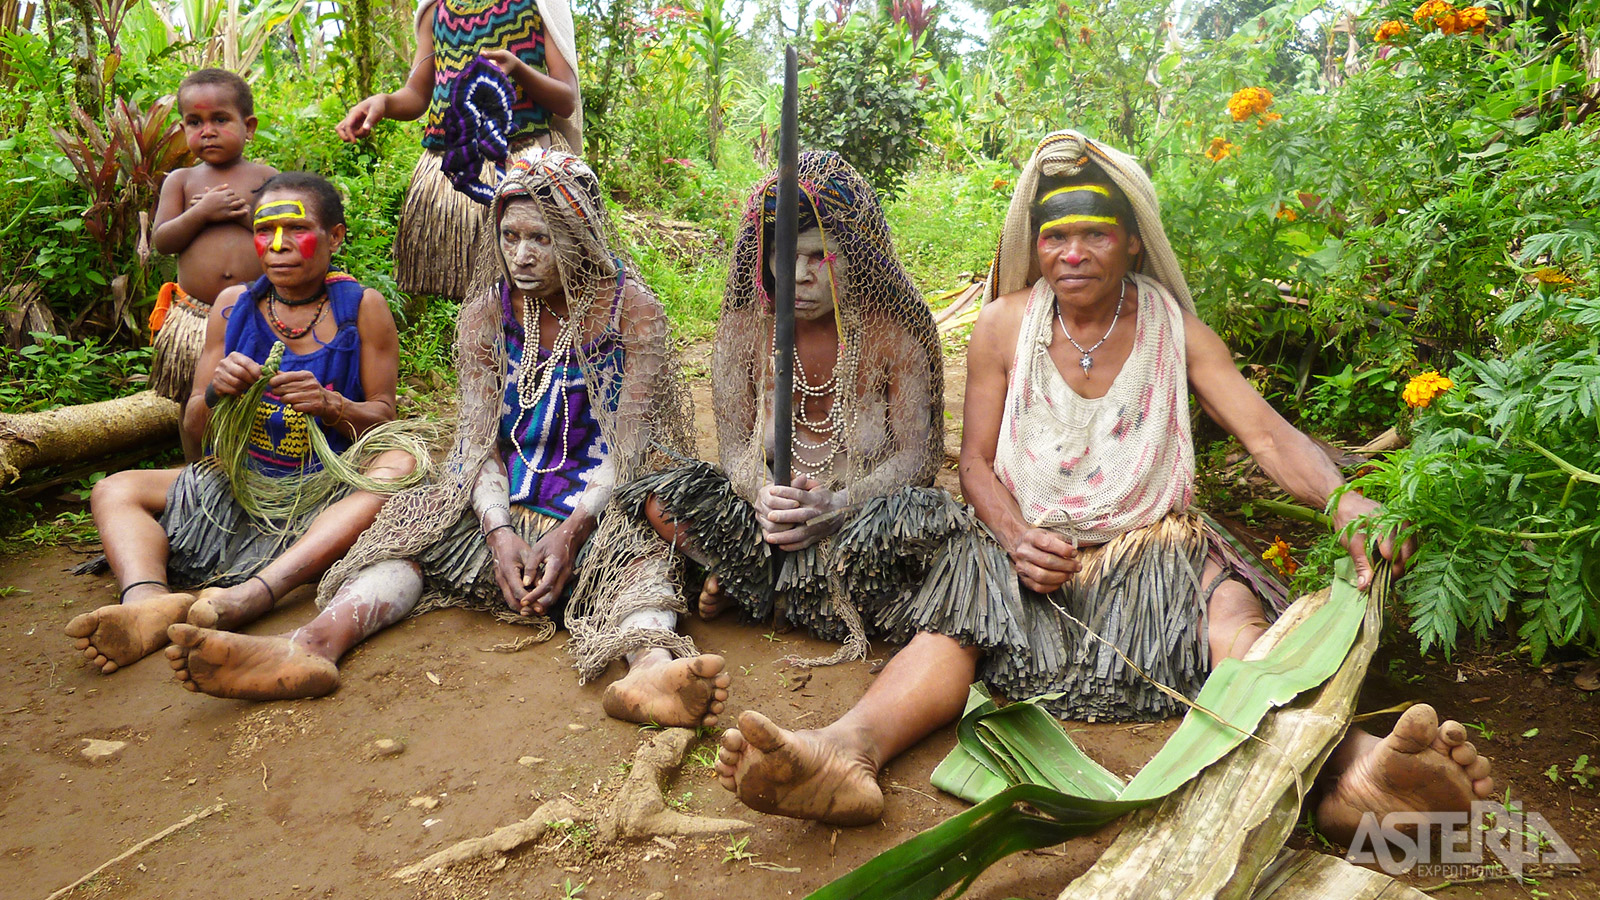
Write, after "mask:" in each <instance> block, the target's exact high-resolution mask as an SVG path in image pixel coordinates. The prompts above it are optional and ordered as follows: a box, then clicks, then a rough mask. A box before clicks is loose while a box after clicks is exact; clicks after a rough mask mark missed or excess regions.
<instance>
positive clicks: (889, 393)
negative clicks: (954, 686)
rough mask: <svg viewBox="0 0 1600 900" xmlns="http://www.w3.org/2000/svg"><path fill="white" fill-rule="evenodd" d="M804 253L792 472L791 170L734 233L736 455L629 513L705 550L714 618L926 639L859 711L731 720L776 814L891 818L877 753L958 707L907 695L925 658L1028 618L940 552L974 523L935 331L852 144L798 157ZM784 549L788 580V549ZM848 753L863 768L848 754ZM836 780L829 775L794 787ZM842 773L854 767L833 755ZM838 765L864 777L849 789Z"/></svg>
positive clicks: (634, 493)
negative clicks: (778, 374)
mask: <svg viewBox="0 0 1600 900" xmlns="http://www.w3.org/2000/svg"><path fill="white" fill-rule="evenodd" d="M799 170H800V171H799V178H800V204H799V213H800V222H799V240H798V244H797V259H796V263H795V275H794V278H795V385H794V397H793V411H794V412H793V415H794V431H793V438H792V448H793V460H794V469H795V472H796V474H795V477H794V479H793V483H792V484H789V485H781V484H774V483H773V477H772V474H771V471H770V469H769V466H768V461H769V460H770V459H771V457H772V455H773V448H774V444H773V441H774V427H773V418H772V408H773V384H774V382H773V361H772V356H773V354H772V349H773V310H772V299H771V297H772V292H773V287H774V281H773V279H774V272H775V270H776V269H777V268H778V267H777V266H776V265H775V262H774V260H773V259H772V239H773V238H772V235H773V225H774V218H775V209H776V204H777V200H776V194H777V187H776V186H777V178H776V175H773V176H770V177H768V178H767V179H766V180H765V181H764V182H763V183H762V184H760V185H758V186H757V188H756V190H755V191H754V193H753V194H752V196H751V198H750V202H749V204H748V205H747V207H746V212H745V216H744V219H743V223H742V225H741V227H740V230H739V234H738V236H737V238H736V241H735V244H734V251H733V261H732V265H731V267H730V270H729V273H728V285H727V289H726V292H725V293H724V295H723V302H722V315H721V319H720V321H719V322H718V325H717V338H716V348H715V352H714V360H713V368H714V375H713V377H714V385H713V390H714V395H715V399H716V420H717V435H718V441H719V444H720V452H721V461H722V466H721V468H720V469H719V468H717V467H714V466H712V465H710V464H707V463H691V464H689V465H687V466H683V467H680V468H678V469H675V470H668V471H663V472H660V473H658V474H655V475H651V476H647V477H645V478H642V479H640V480H638V481H635V482H633V483H631V484H629V485H628V486H627V487H626V488H625V489H624V490H623V491H621V492H620V493H619V495H618V498H617V507H618V510H619V511H626V512H629V513H632V514H633V515H634V516H635V517H642V518H645V519H648V521H650V522H651V523H652V524H653V525H654V526H655V527H656V529H657V531H658V532H659V533H660V534H661V535H662V536H663V537H664V538H666V539H668V540H670V541H673V542H674V543H675V544H676V545H677V546H678V547H679V548H681V550H682V551H683V552H684V553H685V554H686V555H688V556H689V557H691V558H692V559H694V560H696V561H697V562H699V563H700V564H701V565H702V566H705V567H706V568H707V569H708V570H709V572H710V576H709V577H708V578H707V584H706V587H705V589H704V590H703V592H702V593H701V597H700V611H701V613H702V615H715V614H717V613H718V612H720V611H721V610H722V609H723V608H725V606H727V605H729V604H733V605H737V606H738V607H739V608H740V609H741V610H742V611H743V613H744V614H746V615H748V616H751V617H753V618H756V619H767V618H770V617H773V616H775V615H781V616H783V617H784V618H786V619H787V620H788V621H789V622H792V623H794V624H797V625H803V626H805V627H806V628H808V629H809V630H810V631H811V632H812V633H813V634H814V635H816V636H817V637H820V638H823V639H827V640H836V641H842V642H844V646H843V647H842V648H841V649H840V650H839V652H838V653H836V654H834V656H833V657H831V658H830V659H828V660H822V661H814V662H818V663H824V664H825V663H831V662H838V661H841V660H845V659H852V658H861V657H862V656H864V654H865V652H866V638H867V636H868V635H869V634H871V635H875V636H883V637H885V638H888V639H890V640H899V641H903V640H906V639H910V644H909V645H908V646H907V647H906V648H905V649H904V650H903V651H901V652H900V653H899V654H898V655H897V656H895V658H894V659H893V660H892V661H891V662H890V663H889V665H888V667H887V668H885V669H884V671H883V673H882V674H880V675H879V676H878V677H877V679H876V680H875V681H874V683H873V687H872V689H871V690H869V691H868V692H867V694H866V696H865V697H864V698H863V699H862V700H861V702H860V703H859V704H858V705H857V706H856V708H855V709H853V710H852V711H851V712H849V713H848V714H846V715H845V716H844V717H843V718H841V719H840V720H839V721H838V722H835V723H834V724H832V725H829V726H827V727H826V728H823V729H821V730H819V731H810V732H799V733H792V732H788V731H784V730H782V729H779V728H778V727H777V726H776V725H774V724H773V723H772V722H771V721H770V720H768V719H767V718H766V717H765V716H762V715H761V714H760V713H757V712H753V711H747V712H745V713H744V714H743V715H741V716H740V718H739V723H738V724H739V727H738V729H737V730H730V731H729V732H727V734H726V735H725V736H724V740H723V744H724V748H723V751H722V759H721V760H720V761H719V763H718V766H717V769H718V772H719V775H720V776H721V780H722V782H723V784H724V786H726V787H728V788H729V789H730V790H735V791H736V792H737V793H738V795H739V797H740V798H741V799H742V800H743V801H744V802H745V803H746V804H748V805H749V806H751V807H753V808H755V809H759V810H763V811H766V812H774V813H779V814H784V815H795V816H804V817H808V818H820V819H824V820H825V821H829V822H833V823H837V824H860V823H863V822H868V821H872V820H874V819H876V818H877V817H878V816H879V815H880V814H881V811H882V807H883V797H882V794H881V793H879V792H878V790H877V781H876V774H877V771H878V769H879V768H880V767H881V766H882V765H883V764H884V763H886V762H887V761H888V760H889V759H891V758H893V757H894V756H896V755H898V754H899V753H900V752H901V751H902V750H904V749H906V748H907V747H909V746H910V745H911V744H913V743H915V742H916V741H917V740H920V739H921V738H922V737H923V736H924V735H925V734H927V732H928V731H930V730H931V729H932V728H935V727H938V726H939V725H941V724H943V723H944V722H945V721H948V720H949V719H950V718H953V717H954V716H955V715H956V714H958V713H959V712H960V710H961V705H962V702H963V699H964V697H965V686H964V685H963V689H962V692H961V693H960V694H959V695H957V696H955V697H954V698H953V706H952V708H950V709H948V710H945V709H943V708H942V707H941V708H939V709H933V710H929V711H927V712H926V713H922V712H918V713H915V714H913V715H911V716H903V715H899V711H900V710H903V709H905V708H908V707H909V706H911V704H910V703H909V701H910V699H911V698H913V697H917V696H918V695H920V694H922V693H923V692H924V687H925V685H924V682H925V681H926V680H927V674H928V673H929V672H932V671H938V670H941V669H947V668H948V667H949V666H950V665H952V664H953V663H957V664H961V665H965V666H966V668H967V669H968V670H971V668H972V666H973V665H974V663H973V660H975V659H976V658H977V655H978V654H979V653H980V652H982V651H989V650H992V651H994V652H996V653H999V654H1005V655H1010V654H1015V653H1017V652H1020V651H1021V643H1020V642H1021V641H1022V640H1023V639H1024V638H1023V635H1024V634H1025V631H1024V630H1023V628H1022V627H1021V624H1020V623H1018V622H1017V621H1015V620H1014V619H1013V618H1012V617H1011V616H1010V615H1009V614H1008V613H1007V611H1006V610H1005V609H1003V608H991V607H990V604H989V601H988V599H987V595H985V594H982V593H980V592H977V591H972V590H968V591H966V592H965V593H964V594H959V595H958V593H957V592H955V591H952V590H951V589H950V585H951V582H950V580H949V578H948V577H941V575H940V572H941V566H940V565H939V564H937V563H936V559H941V558H942V557H941V556H940V551H941V550H942V549H943V548H944V546H945V544H946V543H947V542H948V541H949V540H951V538H952V537H954V536H957V535H962V536H964V535H966V534H967V532H968V531H969V529H970V528H971V527H972V519H971V518H970V513H968V512H967V511H966V510H965V509H964V508H963V507H962V506H961V505H960V504H959V503H957V502H956V501H955V500H954V499H953V498H951V497H950V496H949V495H948V494H947V493H945V492H944V491H942V490H939V489H936V488H932V487H930V485H931V484H932V483H933V478H934V474H935V473H936V472H937V470H938V467H939V465H940V464H941V463H942V462H943V459H944V405H943V396H944V371H943V366H942V363H941V358H940V350H939V342H938V333H937V330H936V329H935V327H934V323H933V316H932V314H931V313H930V312H929V310H928V306H927V304H926V303H925V302H924V301H923V300H922V297H921V295H920V294H919V293H918V292H917V290H916V288H915V287H914V286H913V285H912V283H911V279H910V278H909V277H908V276H907V275H906V272H905V270H904V269H903V268H902V267H901V265H900V263H899V261H898V259H897V258H896V257H895V253H894V247H893V244H892V242H891V240H890V237H889V230H888V226H887V225H886V223H885V221H884V217H883V211H882V209H881V208H880V207H879V205H878V201H877V197H876V194H875V193H874V191H873V189H872V186H871V185H869V184H868V183H867V182H866V181H865V180H864V179H862V177H861V176H860V175H859V174H857V172H856V171H855V170H854V169H852V168H851V167H850V166H849V164H847V163H846V162H845V161H844V160H843V159H842V158H840V157H839V155H838V154H835V153H819V152H806V153H802V154H801V155H800V166H799ZM774 549H777V550H781V551H783V556H782V560H783V562H782V570H781V572H780V573H779V574H778V575H777V578H776V581H774V574H773V565H772V551H773V550H774ZM844 757H848V758H850V759H851V760H853V761H854V762H853V765H852V766H850V767H849V768H848V771H844V770H842V769H840V767H839V766H838V765H836V761H837V760H838V759H840V758H844ZM819 767H821V768H823V769H826V770H827V771H826V772H823V773H821V777H823V778H824V779H825V780H826V779H833V781H830V782H829V783H828V784H827V785H824V786H822V787H821V788H814V789H807V790H799V791H796V790H795V788H796V787H797V786H798V785H800V784H813V782H814V776H818V774H819V772H818V768H819ZM836 770H838V771H836ZM836 776H841V777H844V778H847V779H849V781H850V783H849V785H847V786H845V787H844V788H842V789H840V790H834V787H836V786H837V785H835V784H834V783H833V782H836V781H838V777H836Z"/></svg>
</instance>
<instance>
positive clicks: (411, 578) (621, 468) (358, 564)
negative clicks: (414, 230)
mask: <svg viewBox="0 0 1600 900" xmlns="http://www.w3.org/2000/svg"><path fill="white" fill-rule="evenodd" d="M490 221H491V223H492V224H493V231H489V232H486V233H485V234H484V235H482V236H481V238H480V241H479V244H478V257H477V259H478V264H477V265H478V271H477V274H476V275H475V277H474V285H475V287H474V289H473V291H472V292H471V293H470V294H469V297H468V300H467V302H466V304H464V305H463V307H462V309H461V313H460V322H459V328H458V333H457V342H456V358H457V366H458V375H459V382H460V390H461V402H460V406H459V414H458V420H457V427H456V433H455V438H454V440H453V442H452V451H451V454H450V456H449V458H448V459H447V460H446V461H445V463H444V465H443V466H442V473H443V474H442V475H441V477H439V478H438V479H436V480H435V481H433V482H431V483H429V484H426V485H423V486H422V487H419V488H416V489H414V490H412V491H408V492H405V493H402V494H400V495H398V496H396V497H395V498H394V500H393V501H391V504H392V506H393V509H392V511H391V512H390V514H388V515H385V516H381V517H380V518H379V519H378V521H377V522H376V523H374V525H373V527H372V528H371V529H370V530H369V531H368V532H367V533H366V534H365V535H363V537H362V539H361V540H360V542H358V543H357V545H356V546H355V547H354V548H353V549H352V550H351V552H350V553H349V554H348V555H347V556H346V557H345V559H344V560H343V561H341V562H340V564H339V565H338V566H336V567H335V568H334V569H333V570H332V571H330V572H329V574H328V576H327V577H326V578H325V579H324V580H323V584H322V589H321V593H320V596H319V598H318V602H319V604H321V605H323V607H324V608H323V610H322V612H321V614H320V615H318V617H317V618H316V620H314V621H313V622H311V623H310V624H308V625H306V626H305V627H303V628H301V629H298V630H297V631H295V632H292V633H290V634H288V635H284V636H282V637H281V638H280V643H279V646H278V649H277V651H276V652H275V654H271V655H270V656H271V658H270V659H263V660H262V661H261V662H260V664H259V665H258V666H257V669H258V671H257V672H256V673H255V674H254V675H253V677H252V678H251V679H249V681H250V683H251V688H250V690H249V692H247V693H246V692H241V693H237V694H234V696H247V697H259V698H267V697H273V698H276V697H296V696H315V695H320V694H325V693H328V692H330V691H332V690H333V689H334V688H335V687H337V685H338V678H339V676H338V669H337V667H336V663H337V661H338V659H339V658H340V656H341V655H343V654H344V653H345V652H346V651H348V650H349V648H350V647H352V646H354V645H355V644H356V643H358V642H360V641H361V640H364V639H365V638H366V637H368V636H370V635H371V634H373V633H375V632H376V631H378V630H379V629H382V628H384V627H387V626H388V625H391V624H393V623H395V622H397V621H399V620H400V619H401V618H404V617H405V616H407V615H411V614H414V613H416V612H421V611H426V610H428V609H433V608H438V607H441V606H465V607H471V608H478V609H485V610H490V611H496V612H497V613H498V614H499V615H500V617H501V618H503V619H507V620H515V621H520V622H525V623H530V624H539V625H542V626H544V627H545V633H546V634H549V633H553V631H554V628H553V623H552V622H551V620H550V619H549V618H547V616H549V615H551V614H557V613H558V612H561V611H563V610H562V607H563V605H565V609H564V613H565V619H566V623H567V624H568V626H569V627H570V628H571V630H572V633H573V640H572V642H571V645H570V646H571V647H572V649H573V652H574V654H575V655H576V657H577V662H578V667H579V669H580V672H581V674H582V675H583V677H584V678H585V680H587V679H589V678H593V677H595V676H597V675H598V674H600V672H602V671H603V670H604V669H605V668H606V666H607V664H608V663H609V662H610V661H611V660H612V659H615V658H618V657H626V659H627V661H628V664H629V667H630V671H629V672H628V674H627V676H626V677H624V678H622V679H620V680H619V681H617V682H616V683H614V684H612V685H611V686H610V688H609V689H608V690H607V692H606V696H605V707H606V710H607V711H608V712H610V713H611V714H612V715H615V716H619V717H621V718H625V719H627V720H629V721H637V722H644V721H654V722H657V723H660V724H668V725H690V726H693V725H701V724H711V723H714V722H715V721H716V714H717V713H718V712H720V711H721V709H722V703H723V701H724V700H726V698H727V685H728V675H727V673H726V672H724V671H723V662H722V659H721V658H720V657H716V656H709V655H700V654H698V653H697V652H696V651H695V649H694V645H693V643H692V642H690V641H689V640H688V639H687V638H686V637H683V636H681V635H678V634H676V633H675V631H674V630H673V627H674V625H675V623H676V612H677V610H679V609H681V606H682V604H681V602H680V601H678V600H677V598H676V595H675V593H674V591H673V588H672V585H671V581H670V579H669V572H668V559H667V554H666V553H665V552H655V553H653V554H652V553H642V552H640V548H641V547H645V546H646V544H645V542H643V541H641V540H636V539H633V538H631V537H630V529H633V528H635V526H633V525H632V524H631V523H629V522H628V521H627V520H626V519H624V518H619V517H604V516H602V512H603V511H604V509H605V508H606V506H607V504H608V502H609V500H610V497H611V494H612V490H613V488H614V487H615V485H616V484H617V483H618V480H619V479H621V478H627V477H630V476H631V475H632V474H634V473H637V472H639V471H641V470H642V469H643V468H644V467H646V466H648V465H650V464H651V458H652V449H653V448H655V447H657V446H659V447H663V448H667V449H670V450H672V451H673V452H676V453H692V452H693V443H692V438H689V437H687V436H686V435H687V431H686V429H687V428H688V427H689V424H690V423H692V421H693V416H692V414H691V413H690V412H689V411H688V409H687V391H686V389H685V387H684V385H683V383H682V380H681V378H680V377H678V370H677V366H676V362H675V360H674V359H673V358H672V356H671V354H670V351H669V349H668V346H667V324H666V317H665V312H664V310H663V309H662V307H661V305H660V303H659V302H658V301H657V300H656V299H655V297H654V295H652V294H651V293H650V291H649V289H648V288H647V287H646V286H645V285H644V283H643V282H642V281H641V280H639V279H638V278H637V276H636V275H635V274H634V273H633V272H632V271H631V269H630V268H629V265H628V263H627V262H626V260H625V258H624V257H623V256H622V255H621V254H620V253H619V252H618V251H617V250H616V249H615V247H616V245H615V242H614V241H613V240H612V238H611V233H610V229H609V223H608V222H607V220H606V218H605V208H604V205H603V203H602V200H601V196H600V190H599V184H598V183H597V182H596V180H595V178H594V174H593V172H591V171H590V170H589V169H588V167H587V166H585V165H584V164H583V163H582V162H581V161H580V160H578V159H577V158H576V157H573V156H570V155H568V154H565V153H559V152H553V151H537V152H535V153H532V154H530V155H529V156H527V157H524V158H522V159H519V160H517V161H516V162H515V163H514V164H513V165H512V166H511V167H510V170H509V171H508V173H507V176H506V178H505V179H504V180H503V181H502V182H501V184H500V186H499V188H498V189H497V191H496V196H495V202H494V204H493V205H492V206H491V209H490ZM240 680H241V679H235V682H236V683H237V682H239V681H240Z"/></svg>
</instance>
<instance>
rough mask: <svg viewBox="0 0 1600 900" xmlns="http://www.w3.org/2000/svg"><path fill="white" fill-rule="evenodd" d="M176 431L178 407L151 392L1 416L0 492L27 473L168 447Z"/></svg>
mask: <svg viewBox="0 0 1600 900" xmlns="http://www.w3.org/2000/svg"><path fill="white" fill-rule="evenodd" d="M177 429H178V404H176V403H174V402H172V401H171V400H168V399H167V398H165V397H162V396H159V395H157V394H156V393H155V392H154V391H141V392H139V393H137V394H134V395H133V396H131V397H119V398H118V399H116V400H105V401H102V402H100V403H85V404H82V405H80V406H64V407H61V408H60V409H52V410H50V411H49V412H42V413H26V414H23V415H16V416H12V415H0V486H3V485H7V484H10V483H12V482H14V481H16V480H17V477H18V476H20V475H21V474H22V472H23V471H24V470H26V469H31V468H37V467H39V466H54V465H64V464H67V463H75V462H81V461H83V460H88V459H94V458H96V457H100V456H105V455H107V454H110V453H116V452H118V451H121V450H129V449H133V448H135V447H139V446H142V445H146V444H153V443H157V442H162V443H165V442H169V441H171V440H172V438H173V437H174V436H175V434H176V432H177Z"/></svg>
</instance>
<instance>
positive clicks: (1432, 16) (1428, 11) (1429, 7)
mask: <svg viewBox="0 0 1600 900" xmlns="http://www.w3.org/2000/svg"><path fill="white" fill-rule="evenodd" d="M1455 14H1456V8H1455V7H1454V6H1452V5H1450V4H1449V3H1447V2H1446V0H1427V2H1426V3H1424V4H1422V5H1421V6H1419V7H1417V11H1416V12H1414V13H1412V14H1411V21H1413V22H1415V23H1417V24H1418V25H1421V26H1422V27H1424V28H1426V27H1428V26H1430V25H1434V26H1442V25H1443V20H1444V19H1450V18H1454V16H1455Z"/></svg>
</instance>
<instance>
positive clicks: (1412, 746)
mask: <svg viewBox="0 0 1600 900" xmlns="http://www.w3.org/2000/svg"><path fill="white" fill-rule="evenodd" d="M1438 734H1439V716H1438V714H1437V713H1435V712H1434V711H1433V707H1431V706H1429V705H1428V704H1426V703H1418V704H1416V705H1415V706H1412V707H1411V708H1410V709H1407V710H1406V711H1405V712H1404V713H1402V714H1401V716H1400V721H1398V722H1396V723H1395V725H1394V732H1393V733H1392V734H1391V735H1390V737H1393V738H1395V739H1396V740H1397V742H1399V744H1400V746H1399V747H1397V748H1396V749H1398V750H1400V751H1402V752H1405V753H1421V752H1422V751H1423V750H1424V749H1426V748H1427V747H1428V745H1429V744H1432V743H1433V739H1434V738H1435V737H1436V736H1438ZM1462 739H1463V740H1465V736H1463V738H1462ZM1458 743H1459V742H1458Z"/></svg>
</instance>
